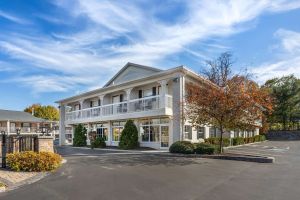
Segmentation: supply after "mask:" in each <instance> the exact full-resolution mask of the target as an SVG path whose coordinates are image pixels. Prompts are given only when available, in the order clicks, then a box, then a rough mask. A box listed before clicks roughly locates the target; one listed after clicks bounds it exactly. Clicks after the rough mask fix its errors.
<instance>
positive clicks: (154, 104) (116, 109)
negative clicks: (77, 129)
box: [66, 95, 172, 121]
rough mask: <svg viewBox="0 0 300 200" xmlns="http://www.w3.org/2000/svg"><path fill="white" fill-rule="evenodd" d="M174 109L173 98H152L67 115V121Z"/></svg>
mask: <svg viewBox="0 0 300 200" xmlns="http://www.w3.org/2000/svg"><path fill="white" fill-rule="evenodd" d="M163 107H167V108H172V96H170V95H165V96H151V97H145V98H141V99H134V100H129V101H126V102H121V103H114V104H108V105H103V106H98V107H92V108H85V109H82V110H77V111H71V112H67V113H66V121H74V120H81V119H88V118H96V117H101V116H111V115H119V114H126V113H134V112H142V111H151V110H157V109H160V108H163Z"/></svg>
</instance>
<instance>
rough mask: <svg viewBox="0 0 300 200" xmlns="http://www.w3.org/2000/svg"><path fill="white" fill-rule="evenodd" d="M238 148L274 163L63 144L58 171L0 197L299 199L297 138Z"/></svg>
mask: <svg viewBox="0 0 300 200" xmlns="http://www.w3.org/2000/svg"><path fill="white" fill-rule="evenodd" d="M271 147H276V148H277V149H282V151H277V150H274V148H273V150H271V149H272V148H271ZM247 148H248V149H247ZM284 149H286V150H284ZM240 150H243V151H249V152H250V151H256V150H257V151H263V152H264V153H266V154H270V155H271V154H272V155H275V157H276V163H275V164H259V163H249V162H241V161H227V160H213V159H203V158H180V157H162V156H158V155H154V154H149V153H148V154H132V153H130V154H119V153H120V152H118V151H91V150H80V149H76V150H74V149H71V148H67V149H60V152H62V153H63V154H64V156H65V157H66V158H67V160H68V162H67V163H66V164H65V165H64V166H63V167H61V168H60V169H59V170H58V171H56V172H55V173H53V174H52V175H50V176H48V177H46V178H45V179H43V180H41V181H39V182H36V183H34V184H32V185H27V186H24V187H22V188H19V189H17V190H15V191H11V192H8V193H5V194H1V195H0V199H5V200H10V199H22V200H24V199H30V200H34V199H37V200H47V199H72V200H75V199H80V200H83V199H101V200H102V199H104V200H105V199H137V200H141V199H173V200H176V199H178V200H185V199H193V200H196V199H199V200H200V199H205V200H210V199H214V200H218V199H222V200H224V199H225V200H226V199H228V200H241V199H243V200H247V199H253V200H258V199H259V200H261V199H270V200H271V199H278V200H283V199H288V200H292V199H297V200H298V199H299V196H300V190H299V185H300V173H299V169H300V141H299V142H265V143H262V144H260V145H258V146H252V147H241V148H240ZM236 151H238V149H237V150H236Z"/></svg>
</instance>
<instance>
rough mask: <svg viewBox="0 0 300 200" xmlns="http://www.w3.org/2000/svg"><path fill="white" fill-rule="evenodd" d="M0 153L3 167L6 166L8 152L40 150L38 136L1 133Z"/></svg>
mask: <svg viewBox="0 0 300 200" xmlns="http://www.w3.org/2000/svg"><path fill="white" fill-rule="evenodd" d="M0 138H1V140H0V155H1V157H2V159H1V160H2V167H5V166H6V154H8V153H15V152H22V151H38V136H35V135H22V136H20V135H18V136H17V135H9V136H7V135H1V137H0Z"/></svg>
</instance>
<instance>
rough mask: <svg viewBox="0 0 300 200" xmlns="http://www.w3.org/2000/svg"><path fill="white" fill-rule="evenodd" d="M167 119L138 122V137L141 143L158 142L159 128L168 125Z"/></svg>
mask: <svg viewBox="0 0 300 200" xmlns="http://www.w3.org/2000/svg"><path fill="white" fill-rule="evenodd" d="M168 123H169V119H168V118H153V119H143V120H141V121H140V127H139V128H140V137H141V139H142V142H159V141H160V134H161V133H160V132H161V131H160V126H161V125H163V124H168Z"/></svg>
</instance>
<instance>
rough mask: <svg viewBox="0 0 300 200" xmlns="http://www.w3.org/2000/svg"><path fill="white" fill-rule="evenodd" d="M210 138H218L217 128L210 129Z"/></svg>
mask: <svg viewBox="0 0 300 200" xmlns="http://www.w3.org/2000/svg"><path fill="white" fill-rule="evenodd" d="M209 137H211V138H212V137H216V128H215V127H210V128H209Z"/></svg>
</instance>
